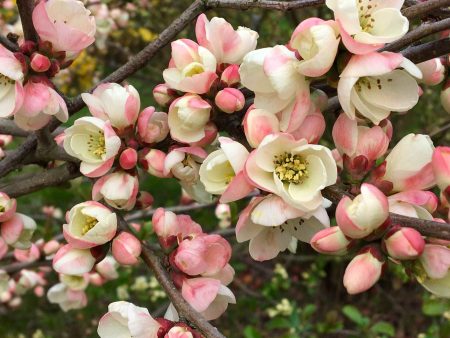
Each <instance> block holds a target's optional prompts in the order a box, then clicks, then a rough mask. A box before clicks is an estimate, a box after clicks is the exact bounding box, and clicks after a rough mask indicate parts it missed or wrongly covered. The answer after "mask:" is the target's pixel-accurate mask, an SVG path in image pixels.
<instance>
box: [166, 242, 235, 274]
mask: <svg viewBox="0 0 450 338" xmlns="http://www.w3.org/2000/svg"><path fill="white" fill-rule="evenodd" d="M230 258H231V246H230V244H229V243H228V242H227V241H226V240H225V239H224V238H223V237H222V236H219V235H206V234H205V235H200V236H197V237H195V238H193V239H185V240H183V241H182V242H181V243H180V244H179V246H178V248H177V250H176V251H175V253H174V255H173V261H174V263H175V265H176V266H177V267H178V268H179V269H180V270H181V271H182V272H184V273H186V274H188V275H191V276H196V275H214V274H216V273H218V272H219V271H220V270H222V269H223V268H224V267H225V265H226V264H227V263H228V261H229V260H230Z"/></svg>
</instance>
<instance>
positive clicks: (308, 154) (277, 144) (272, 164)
mask: <svg viewBox="0 0 450 338" xmlns="http://www.w3.org/2000/svg"><path fill="white" fill-rule="evenodd" d="M245 174H246V176H247V178H248V179H249V180H250V181H251V183H252V184H254V185H255V186H256V187H258V188H260V189H262V190H265V191H268V192H271V193H274V194H277V195H279V196H280V197H281V198H282V199H283V200H284V201H285V202H286V203H288V204H290V205H292V206H293V207H296V208H299V209H301V210H305V211H312V210H315V209H317V208H318V207H319V206H320V205H321V204H322V200H323V199H322V194H321V190H322V189H323V188H325V187H326V186H329V185H332V184H334V183H335V182H336V179H337V167H336V162H335V161H334V159H333V156H332V154H331V151H330V150H329V149H328V148H326V147H324V146H321V145H315V144H307V142H306V141H305V140H304V139H302V140H298V141H296V140H295V139H294V137H293V136H292V135H290V134H286V133H280V134H271V135H267V136H266V137H265V138H264V140H263V141H262V142H261V143H260V145H259V146H258V148H257V149H255V150H254V151H253V152H252V153H251V154H250V156H249V158H248V160H247V162H246V165H245Z"/></svg>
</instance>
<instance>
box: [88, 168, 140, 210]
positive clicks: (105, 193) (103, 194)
mask: <svg viewBox="0 0 450 338" xmlns="http://www.w3.org/2000/svg"><path fill="white" fill-rule="evenodd" d="M138 191H139V180H138V177H137V176H135V175H130V174H129V173H127V172H125V171H116V172H113V173H111V174H108V175H106V176H103V177H101V178H100V179H98V180H97V181H96V182H95V184H94V186H93V187H92V199H93V200H95V201H99V200H101V199H102V198H103V199H104V200H105V202H106V203H107V204H108V205H110V206H111V207H113V208H115V209H121V210H131V209H133V207H134V205H135V203H136V196H137V193H138Z"/></svg>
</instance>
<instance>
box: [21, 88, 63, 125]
mask: <svg viewBox="0 0 450 338" xmlns="http://www.w3.org/2000/svg"><path fill="white" fill-rule="evenodd" d="M24 95H25V98H24V101H23V105H22V107H21V108H20V109H19V110H18V111H17V112H16V114H14V122H15V123H16V124H17V125H18V126H19V127H20V128H22V129H24V130H37V129H40V128H42V127H44V126H45V125H47V123H49V122H50V120H51V119H52V117H53V116H54V117H56V118H57V119H58V120H60V121H61V122H66V121H67V120H68V118H69V112H68V111H67V106H66V103H65V101H64V99H63V98H62V97H61V96H60V95H59V94H58V93H57V92H56V91H55V90H54V89H53V88H51V87H49V86H48V85H47V84H44V83H39V82H32V81H28V83H27V84H26V85H25V86H24Z"/></svg>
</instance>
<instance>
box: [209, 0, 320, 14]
mask: <svg viewBox="0 0 450 338" xmlns="http://www.w3.org/2000/svg"><path fill="white" fill-rule="evenodd" d="M204 3H205V6H206V8H207V9H212V8H232V9H241V10H245V9H251V8H262V9H271V10H277V11H283V12H285V11H290V10H293V9H299V8H305V7H315V6H320V5H323V4H325V0H293V1H267V0H258V1H255V0H206V1H204Z"/></svg>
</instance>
